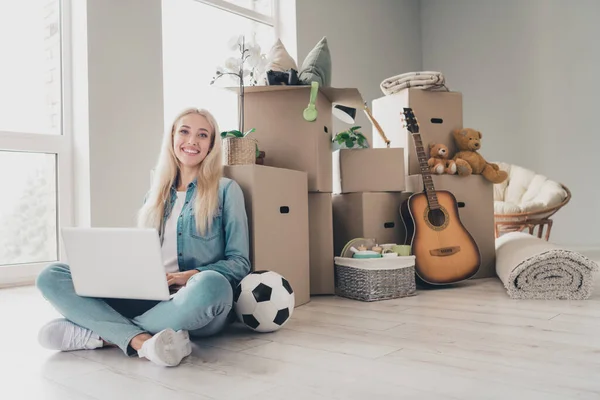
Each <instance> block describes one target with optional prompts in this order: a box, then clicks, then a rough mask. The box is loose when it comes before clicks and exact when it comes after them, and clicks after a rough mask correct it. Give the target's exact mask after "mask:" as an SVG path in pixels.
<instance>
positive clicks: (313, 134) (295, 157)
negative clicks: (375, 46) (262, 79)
mask: <svg viewBox="0 0 600 400" xmlns="http://www.w3.org/2000/svg"><path fill="white" fill-rule="evenodd" d="M232 90H233V88H232ZM244 99H245V100H244V104H245V105H244V129H246V130H247V129H250V128H255V129H256V131H255V132H253V133H252V134H251V137H253V138H254V139H256V140H257V141H258V147H259V149H260V150H261V151H264V152H265V153H266V156H265V161H264V165H266V166H272V167H278V168H286V169H293V170H298V171H305V172H306V173H307V174H308V191H309V192H329V193H331V191H332V188H333V187H332V163H331V151H332V143H331V139H332V137H333V136H332V133H333V132H332V114H331V111H332V104H333V103H339V104H343V105H347V106H349V107H363V100H362V97H361V95H360V93H359V92H358V90H357V89H337V88H331V87H326V88H321V89H319V92H318V95H317V99H316V108H317V113H318V115H317V119H316V120H315V121H313V122H309V121H306V120H305V119H304V118H303V111H304V109H305V108H306V107H307V105H308V103H309V100H310V86H250V87H247V88H245V91H244Z"/></svg>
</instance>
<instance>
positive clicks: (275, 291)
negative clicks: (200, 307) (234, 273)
mask: <svg viewBox="0 0 600 400" xmlns="http://www.w3.org/2000/svg"><path fill="white" fill-rule="evenodd" d="M295 301H296V300H295V297H294V290H293V289H292V286H291V285H290V283H289V282H288V281H287V279H285V278H284V277H283V276H281V275H279V274H278V273H277V272H273V271H254V272H251V273H250V274H249V275H247V276H246V277H245V278H244V279H242V281H241V282H240V284H239V285H238V286H237V287H236V289H235V292H234V294H233V308H234V310H235V313H236V314H237V316H238V319H239V320H240V321H241V322H242V323H243V324H244V325H246V326H247V327H248V328H250V329H252V330H254V331H256V332H273V331H276V330H278V329H279V328H281V327H282V326H283V325H285V323H286V322H287V321H289V319H290V317H291V316H292V313H293V312H294V305H295Z"/></svg>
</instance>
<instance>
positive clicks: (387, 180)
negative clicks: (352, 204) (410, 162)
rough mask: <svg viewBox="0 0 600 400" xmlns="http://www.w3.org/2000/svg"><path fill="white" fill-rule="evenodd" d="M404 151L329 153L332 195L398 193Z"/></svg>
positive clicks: (383, 150) (402, 173) (348, 150)
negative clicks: (331, 163) (330, 156)
mask: <svg viewBox="0 0 600 400" xmlns="http://www.w3.org/2000/svg"><path fill="white" fill-rule="evenodd" d="M404 177H405V173H404V149H402V148H390V149H340V150H336V151H334V152H333V193H353V192H401V191H403V190H404V189H405V183H404Z"/></svg>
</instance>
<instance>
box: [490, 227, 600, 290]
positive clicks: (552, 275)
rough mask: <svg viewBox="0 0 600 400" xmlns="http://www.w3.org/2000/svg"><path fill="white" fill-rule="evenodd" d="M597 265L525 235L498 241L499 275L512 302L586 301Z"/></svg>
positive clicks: (510, 236)
mask: <svg viewBox="0 0 600 400" xmlns="http://www.w3.org/2000/svg"><path fill="white" fill-rule="evenodd" d="M597 270H598V264H596V263H595V262H594V261H592V260H590V259H589V258H587V257H585V256H584V255H582V254H580V253H578V252H576V251H572V250H568V249H565V248H562V247H560V246H558V245H556V244H554V243H551V242H548V241H546V240H543V239H540V238H538V237H537V236H533V235H529V234H527V233H524V232H510V233H507V234H504V235H502V236H500V237H499V238H497V239H496V274H497V275H498V277H499V278H500V280H501V281H502V283H504V287H505V288H506V289H507V291H508V295H509V296H510V297H511V298H513V299H544V300H585V299H587V298H589V297H590V295H591V294H592V290H593V288H594V273H595V272H596V271H597Z"/></svg>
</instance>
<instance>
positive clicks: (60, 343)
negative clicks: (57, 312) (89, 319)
mask: <svg viewBox="0 0 600 400" xmlns="http://www.w3.org/2000/svg"><path fill="white" fill-rule="evenodd" d="M38 341H39V343H40V344H41V345H42V347H45V348H47V349H50V350H60V351H72V350H92V349H96V348H98V347H102V346H103V342H102V339H100V336H98V335H97V334H95V333H94V332H92V331H91V330H89V329H86V328H83V327H81V326H79V325H75V324H74V323H72V322H71V321H69V320H66V319H64V318H59V319H55V320H53V321H50V322H49V323H47V324H46V325H44V326H43V327H42V329H40V332H39V333H38Z"/></svg>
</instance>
